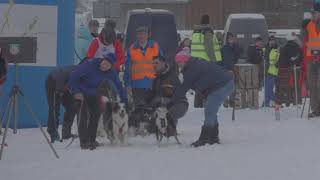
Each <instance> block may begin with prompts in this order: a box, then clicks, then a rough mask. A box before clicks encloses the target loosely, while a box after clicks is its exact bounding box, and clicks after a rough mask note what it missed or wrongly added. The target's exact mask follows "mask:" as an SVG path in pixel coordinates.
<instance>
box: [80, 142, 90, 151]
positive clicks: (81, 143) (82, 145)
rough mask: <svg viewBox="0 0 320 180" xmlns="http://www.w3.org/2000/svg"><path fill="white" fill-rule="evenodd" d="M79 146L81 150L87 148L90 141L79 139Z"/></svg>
mask: <svg viewBox="0 0 320 180" xmlns="http://www.w3.org/2000/svg"><path fill="white" fill-rule="evenodd" d="M80 148H81V149H82V150H86V149H89V148H90V143H88V142H81V141H80Z"/></svg>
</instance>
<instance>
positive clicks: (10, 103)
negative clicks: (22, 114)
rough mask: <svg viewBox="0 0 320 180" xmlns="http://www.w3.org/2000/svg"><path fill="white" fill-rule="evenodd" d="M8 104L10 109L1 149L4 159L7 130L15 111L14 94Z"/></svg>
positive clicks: (0, 155) (0, 153) (0, 157)
mask: <svg viewBox="0 0 320 180" xmlns="http://www.w3.org/2000/svg"><path fill="white" fill-rule="evenodd" d="M8 104H9V110H8V111H9V115H8V117H7V122H6V128H5V130H4V133H3V137H2V142H1V149H0V160H1V159H2V154H3V150H4V145H5V142H6V137H7V132H8V128H9V124H10V120H11V116H12V111H13V97H12V96H11V97H10V99H9V102H8Z"/></svg>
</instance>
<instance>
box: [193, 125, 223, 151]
mask: <svg viewBox="0 0 320 180" xmlns="http://www.w3.org/2000/svg"><path fill="white" fill-rule="evenodd" d="M207 144H209V145H213V144H220V140H219V125H218V124H217V125H215V126H214V127H209V126H202V129H201V133H200V137H199V139H198V140H197V141H196V142H194V143H192V144H191V146H192V147H195V148H196V147H200V146H205V145H207Z"/></svg>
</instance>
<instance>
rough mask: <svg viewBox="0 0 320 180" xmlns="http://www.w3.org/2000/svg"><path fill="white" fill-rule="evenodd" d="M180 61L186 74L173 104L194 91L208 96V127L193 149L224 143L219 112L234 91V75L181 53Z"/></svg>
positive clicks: (202, 132) (206, 107) (203, 129)
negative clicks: (220, 132) (222, 141)
mask: <svg viewBox="0 0 320 180" xmlns="http://www.w3.org/2000/svg"><path fill="white" fill-rule="evenodd" d="M176 62H177V64H178V66H179V68H180V69H181V73H182V74H183V83H182V84H181V85H180V86H179V87H178V88H177V89H176V90H175V93H174V95H173V97H172V99H171V103H172V104H174V103H175V102H177V101H179V100H181V98H183V97H185V95H186V93H187V92H188V91H189V90H190V89H192V90H194V91H196V92H198V93H200V94H202V95H203V96H204V97H206V98H205V99H206V102H205V105H204V117H205V120H204V125H203V126H202V130H201V134H200V137H199V139H198V140H197V141H196V142H194V143H192V144H191V146H193V147H199V146H204V145H207V144H209V145H212V144H216V143H220V140H219V127H218V117H217V113H218V111H219V108H220V106H221V104H222V103H223V101H224V100H225V98H226V97H227V96H229V95H230V94H231V93H232V92H233V90H234V82H233V76H232V74H231V73H230V72H228V71H227V70H225V69H224V68H223V67H221V66H219V65H217V64H216V63H214V62H208V61H203V60H200V59H198V58H193V57H191V56H190V55H188V54H178V55H177V56H176Z"/></svg>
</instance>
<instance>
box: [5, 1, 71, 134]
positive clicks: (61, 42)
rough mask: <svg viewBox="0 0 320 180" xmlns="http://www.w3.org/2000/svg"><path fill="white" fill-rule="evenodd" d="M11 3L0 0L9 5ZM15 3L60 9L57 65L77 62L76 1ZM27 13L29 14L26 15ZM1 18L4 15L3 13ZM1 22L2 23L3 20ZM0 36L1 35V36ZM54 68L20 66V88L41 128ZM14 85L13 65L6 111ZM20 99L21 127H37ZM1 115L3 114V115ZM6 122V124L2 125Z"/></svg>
mask: <svg viewBox="0 0 320 180" xmlns="http://www.w3.org/2000/svg"><path fill="white" fill-rule="evenodd" d="M8 2H9V0H0V3H8ZM14 2H15V4H25V5H46V6H57V7H58V26H57V61H56V62H57V66H64V65H70V64H73V62H74V57H73V50H74V29H75V27H74V26H75V1H73V0H14ZM27 13H28V12H26V14H27ZM0 15H1V16H2V12H1V14H0ZM0 22H1V21H0ZM0 36H1V34H0ZM52 68H54V67H45V66H20V67H19V71H18V72H19V75H18V77H19V79H18V82H19V85H20V87H21V89H22V91H23V92H24V95H25V98H26V99H27V101H28V102H29V103H30V105H31V106H32V109H33V110H34V112H35V113H36V115H37V116H38V118H39V119H40V121H41V123H42V125H47V113H48V105H47V100H46V96H45V87H44V86H45V79H46V76H47V74H48V72H49V71H50V70H51V69H52ZM12 85H13V66H10V67H9V73H8V79H7V82H6V83H5V85H4V88H3V92H4V95H3V96H2V97H1V101H0V102H1V103H0V108H1V111H4V108H5V106H6V103H7V101H8V96H9V93H10V90H11V87H12ZM22 104H23V103H22V101H21V98H20V99H19V116H18V128H31V127H35V126H36V123H35V122H34V121H33V119H32V116H31V114H30V113H29V112H28V111H27V109H26V107H24V106H22ZM1 115H2V114H1ZM3 123H4V122H3Z"/></svg>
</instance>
